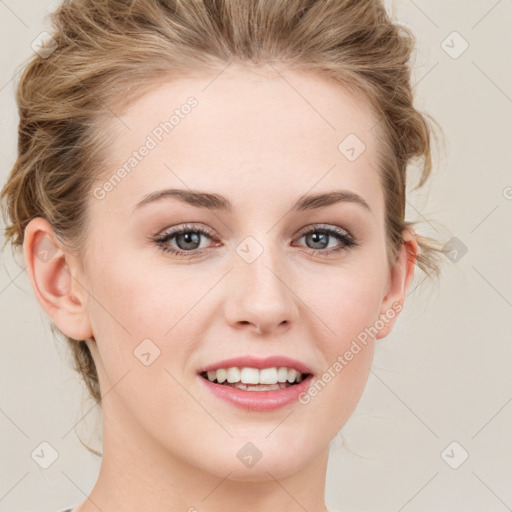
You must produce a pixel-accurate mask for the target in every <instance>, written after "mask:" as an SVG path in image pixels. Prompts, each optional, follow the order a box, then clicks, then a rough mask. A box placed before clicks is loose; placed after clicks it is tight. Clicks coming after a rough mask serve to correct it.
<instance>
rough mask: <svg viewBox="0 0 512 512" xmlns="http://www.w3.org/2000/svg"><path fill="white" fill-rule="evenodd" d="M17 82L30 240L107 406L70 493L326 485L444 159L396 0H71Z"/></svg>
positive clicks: (315, 488)
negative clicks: (422, 195)
mask: <svg viewBox="0 0 512 512" xmlns="http://www.w3.org/2000/svg"><path fill="white" fill-rule="evenodd" d="M52 19H53V22H54V32H53V33H52V40H51V41H50V42H49V43H48V44H47V46H46V47H45V48H44V49H43V51H41V52H40V55H38V56H36V57H35V58H34V59H33V60H32V61H31V62H30V63H29V65H28V66H27V69H26V70H25V72H24V74H23V76H22V78H21V81H20V85H19V88H18V97H17V101H18V105H19V112H20V125H19V155H18V160H17V162H16V164H15V167H14V169H13V170H12V172H11V175H10V176H9V179H8V182H7V183H6V185H5V187H4V189H3V192H2V200H3V207H4V208H3V209H4V215H5V218H6V221H7V222H6V225H7V229H6V235H7V241H10V242H11V243H12V244H13V246H14V247H20V248H21V247H22V248H23V255H24V258H25V263H26V267H27V273H28V275H29V278H30V282H31V284H32V287H33V290H34V294H35V296H36V298H37V300H38V301H39V303H40V304H41V306H42V307H43V309H44V310H45V311H46V312H47V314H48V315H49V316H50V318H51V319H52V321H53V324H54V325H55V327H56V328H57V330H58V332H60V333H62V334H63V335H64V336H65V338H66V339H67V341H68V343H69V346H70V348H71V350H72V351H73V354H74V357H75V361H76V369H77V371H78V372H79V373H80V374H81V376H82V377H83V379H84V381H85V383H86V384H87V386H88V389H89V391H90V393H91V395H92V396H93V397H94V399H95V400H96V401H97V402H98V404H100V405H101V408H102V413H103V452H102V466H101V470H100V474H99V476H98V480H97V482H96V485H95V486H94V488H93V490H92V492H91V493H90V495H89V496H88V497H87V499H85V500H84V501H83V502H82V503H81V504H77V506H76V507H74V508H73V512H92V511H96V510H98V509H99V510H104V511H110V510H123V511H132V510H133V511H139V510H151V511H152V512H160V511H164V510H166V511H168V510H188V511H194V510H198V511H201V512H202V511H220V510H237V511H249V510H250V511H256V512H259V511H264V510H265V511H266V510H281V511H290V512H291V511H296V510H297V511H298V510H308V511H310V512H320V511H325V510H327V508H326V506H325V502H324V489H325V477H326V468H327V462H328V455H329V444H330V442H331V440H332V439H333V438H334V437H335V436H336V434H337V433H338V432H339V430H340V429H341V428H342V427H343V425H344V424H345V422H346V421H347V419H348V418H349V416H350V414H351V413H352V411H353V410H354V408H355V406H356V404H357V402H358V400H359V398H360V396H361V393H362V391H363V389H364V386H365V383H366V380H367V377H368V373H369V369H370V366H371V362H372V357H373V351H374V344H375V341H376V340H377V339H380V338H384V337H385V336H387V335H388V334H389V333H390V332H391V330H392V328H393V325H394V323H395V321H396V319H397V317H398V315H399V313H400V311H401V309H402V306H403V304H404V299H405V295H406V292H407V289H408V287H409V284H410V282H411V279H412V277H413V274H414V270H415V268H416V267H418V268H420V269H421V270H422V271H424V272H426V273H428V274H429V275H431V274H437V273H438V265H437V261H436V258H437V257H438V254H439V253H440V252H441V250H442V249H440V247H439V246H438V245H436V243H435V241H433V240H430V239H428V238H426V237H422V236H420V235H419V234H417V233H416V231H415V230H414V228H413V223H412V222H407V221H405V219H404V215H405V199H406V190H405V184H406V168H407V164H408V163H409V162H410V161H411V159H413V158H416V157H418V158H422V159H423V164H424V165H423V169H422V174H421V176H420V181H419V186H421V185H423V184H424V183H425V182H426V180H427V179H428V177H429V174H430V171H431V158H430V140H431V137H430V135H431V130H430V126H429V124H428V122H427V119H426V116H425V115H424V114H421V113H420V112H418V111H417V110H416V109H415V108H414V106H413V98H412V89H411V84H410V68H409V58H410V54H411V51H412V49H413V47H414V38H413V35H412V34H411V33H410V31H408V29H406V28H404V27H402V26H398V25H395V24H393V23H392V21H391V20H390V19H389V18H388V16H387V14H386V11H385V9H384V7H383V5H382V4H381V3H380V2H378V1H375V0H364V1H361V0H359V1H357V2H353V1H342V0H340V1H337V2H332V1H329V0H316V1H312V0H286V1H284V0H281V1H276V0H244V1H235V0H218V1H214V0H193V1H190V0H187V1H184V0H132V1H127V0H107V1H105V0H71V1H65V2H64V3H63V4H62V5H61V7H60V8H59V9H58V10H57V11H56V13H54V15H53V18H52Z"/></svg>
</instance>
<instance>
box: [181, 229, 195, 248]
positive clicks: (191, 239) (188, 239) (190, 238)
mask: <svg viewBox="0 0 512 512" xmlns="http://www.w3.org/2000/svg"><path fill="white" fill-rule="evenodd" d="M180 237H183V238H184V239H185V247H181V245H182V244H180V243H178V241H179V240H180ZM176 242H177V243H178V246H180V249H194V247H188V244H197V243H198V242H199V234H198V233H195V232H187V233H183V234H181V235H179V236H178V237H177V238H176Z"/></svg>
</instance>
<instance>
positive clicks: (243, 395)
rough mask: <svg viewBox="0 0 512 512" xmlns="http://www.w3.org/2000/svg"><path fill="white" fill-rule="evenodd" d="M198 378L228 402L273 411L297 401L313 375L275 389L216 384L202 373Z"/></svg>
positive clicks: (246, 408) (255, 409)
mask: <svg viewBox="0 0 512 512" xmlns="http://www.w3.org/2000/svg"><path fill="white" fill-rule="evenodd" d="M232 366H235V365H232ZM283 366H286V365H283ZM212 369H215V368H212ZM297 369H299V368H297ZM304 373H307V372H304ZM198 378H199V380H200V381H201V382H203V384H204V386H206V389H208V390H209V391H210V392H211V393H212V394H213V395H214V396H216V397H217V398H220V399H221V400H225V401H226V402H229V403H231V404H232V405H235V406H236V407H239V408H241V409H245V410H248V411H258V412H264V411H272V410H275V409H278V408H280V407H284V406H285V405H288V404H290V403H293V402H295V401H297V400H298V398H299V396H300V395H301V393H304V392H306V390H307V388H308V387H309V385H310V384H311V382H312V380H313V375H311V374H310V375H308V376H307V377H306V378H305V379H304V380H302V381H301V382H299V383H298V384H295V385H293V386H289V387H287V388H283V389H279V390H274V391H245V390H243V389H238V388H233V387H230V386H225V385H223V384H215V383H214V382H210V381H209V380H208V379H205V378H204V377H201V375H198Z"/></svg>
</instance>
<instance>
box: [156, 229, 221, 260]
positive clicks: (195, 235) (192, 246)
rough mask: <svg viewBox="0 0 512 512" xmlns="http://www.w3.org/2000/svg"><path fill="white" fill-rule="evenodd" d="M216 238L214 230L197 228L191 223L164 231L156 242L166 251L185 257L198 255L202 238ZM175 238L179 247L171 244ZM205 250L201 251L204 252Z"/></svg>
mask: <svg viewBox="0 0 512 512" xmlns="http://www.w3.org/2000/svg"><path fill="white" fill-rule="evenodd" d="M204 237H206V238H209V239H215V236H214V234H213V232H210V231H209V230H206V229H203V228H197V227H193V226H189V225H184V226H181V227H179V228H176V229H172V230H170V231H168V232H167V233H164V234H163V235H162V236H161V237H157V238H155V239H153V240H154V242H155V243H156V244H157V245H158V246H159V248H160V249H161V250H162V251H163V252H165V253H171V254H174V255H176V256H180V257H181V256H183V257H185V258H193V257H196V256H197V255H198V252H197V250H198V249H199V246H200V245H201V238H204ZM173 239H175V240H174V242H175V243H176V245H177V246H178V247H177V248H175V247H173V246H171V245H169V242H170V241H171V240H173ZM202 252H203V251H200V253H202Z"/></svg>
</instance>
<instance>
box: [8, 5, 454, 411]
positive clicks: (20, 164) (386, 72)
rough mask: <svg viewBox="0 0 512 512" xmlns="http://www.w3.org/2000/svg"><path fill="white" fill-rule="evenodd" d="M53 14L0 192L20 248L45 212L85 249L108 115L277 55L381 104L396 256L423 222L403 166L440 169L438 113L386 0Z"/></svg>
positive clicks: (377, 107) (27, 78)
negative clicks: (422, 96)
mask: <svg viewBox="0 0 512 512" xmlns="http://www.w3.org/2000/svg"><path fill="white" fill-rule="evenodd" d="M51 21H52V23H53V27H54V30H53V32H52V37H53V39H54V41H55V43H54V46H55V48H52V47H48V52H47V53H48V54H47V55H43V56H40V55H37V54H34V56H33V57H31V58H30V60H29V62H28V64H27V66H26V68H25V70H24V72H23V74H22V76H21V79H20V81H19V84H18V87H17V98H16V99H17V104H18V108H19V118H20V120H19V127H18V157H17V161H16V163H15V165H14V168H13V169H12V171H11V173H10V175H9V177H8V180H7V183H6V184H5V186H4V188H3V190H2V194H1V206H2V213H3V216H4V219H5V220H6V222H5V224H6V230H5V233H6V241H5V244H6V243H7V242H8V241H10V242H11V243H12V246H13V247H15V248H19V247H20V246H21V245H22V244H23V236H24V229H25V226H26V225H27V224H28V222H29V221H30V219H32V218H33V217H36V216H41V217H44V218H45V219H47V220H48V221H49V222H50V224H51V225H52V226H53V228H54V230H55V234H56V237H57V239H58V240H59V242H60V243H62V244H63V247H65V248H67V249H68V250H69V251H70V252H73V253H76V254H78V255H80V254H82V255H83V254H84V253H83V251H82V249H83V248H85V247H86V245H85V235H86V232H87V230H86V229H85V227H86V226H87V209H86V205H87V198H88V197H89V194H90V193H91V190H92V188H93V187H94V184H95V181H96V180H98V173H99V171H100V169H102V168H104V167H105V162H106V158H107V152H106V142H105V141H106V140H107V137H106V135H105V134H104V133H102V131H101V128H102V126H103V124H102V123H103V121H104V120H106V119H108V118H110V119H112V118H113V116H114V115H115V114H114V112H120V111H121V110H120V109H122V108H124V107H126V106H128V105H129V104H130V103H131V102H133V101H134V100H136V99H137V98H138V97H139V96H140V95H142V94H143V93H144V92H145V91H147V88H148V87H150V86H152V84H155V83H157V82H158V81H159V80H163V79H165V78H166V77H167V78H168V77H169V76H172V77H176V78H179V77H180V76H183V77H185V76H187V75H189V74H191V73H192V72H194V71H197V72H201V71H216V72H219V71H220V70H222V69H223V68H224V67H225V66H226V64H228V63H230V62H233V61H235V62H239V63H244V64H248V63H249V64H255V65H257V64H265V63H272V62H277V61H279V62H280V63H284V64H285V65H286V66H288V67H289V69H293V70H299V71H300V70H303V71H308V72H309V71H313V72H316V73H318V74H320V75H321V76H323V77H325V78H326V79H330V80H335V81H337V82H338V83H339V84H341V85H343V86H345V87H346V88H347V89H348V90H349V91H352V92H354V93H356V94H359V96H360V97H362V98H364V100H366V102H367V104H369V105H370V106H371V107H372V108H373V111H374V112H375V113H376V115H377V117H378V119H379V122H378V126H379V129H380V133H381V134H382V135H381V137H382V147H381V153H380V168H379V172H380V173H381V177H382V184H383V189H384V194H385V202H386V226H387V239H388V252H389V262H390V263H393V262H394V261H395V259H396V256H397V254H398V251H399V249H400V245H401V244H402V243H403V239H402V234H403V231H404V229H406V228H408V227H412V226H413V225H414V224H415V223H413V222H406V221H405V219H404V217H405V205H406V169H407V166H408V165H409V163H410V162H411V161H412V159H415V158H421V161H422V169H421V174H420V179H419V183H418V185H417V187H416V188H418V187H421V186H422V185H423V184H424V183H425V182H426V180H427V178H428V177H429V175H430V174H431V170H432V158H431V128H432V127H431V125H430V124H429V122H428V119H430V120H432V119H431V117H430V116H428V115H427V114H422V113H420V112H419V111H417V110H416V109H415V108H414V106H413V88H412V85H411V82H410V57H411V54H412V51H413V49H414V45H415V38H414V36H413V34H412V32H411V31H410V30H409V29H408V28H406V27H405V26H403V25H400V24H397V23H393V22H392V20H391V19H390V17H389V15H388V14H387V13H386V10H385V8H384V6H383V5H382V4H381V2H380V1H377V0H65V1H64V2H63V3H62V4H61V6H60V7H59V8H58V10H57V11H56V12H55V13H53V14H52V16H51ZM52 50H53V51H52ZM432 121H433V120H432ZM434 122H435V121H434ZM432 133H433V132H432ZM416 239H417V241H418V244H419V247H420V252H419V255H418V258H417V265H418V267H419V268H421V270H422V271H424V272H426V273H427V274H428V275H429V276H430V275H431V274H435V275H436V276H438V275H439V265H438V260H439V255H440V254H441V253H442V252H445V250H444V249H443V248H442V247H440V246H439V245H438V244H437V242H436V241H435V240H433V239H430V238H427V237H423V236H420V235H417V238H416ZM5 244H4V246H5ZM54 327H55V326H54V325H52V330H53V328H54ZM54 332H55V331H54ZM57 332H60V331H58V329H57ZM66 339H67V340H68V343H69V346H70V348H71V350H72V353H73V355H74V361H75V369H76V370H77V371H78V372H79V373H80V375H81V376H82V378H83V380H84V382H85V383H86V385H87V388H88V389H89V392H90V393H91V395H92V397H93V398H94V400H95V401H96V402H97V403H100V402H101V394H100V389H99V383H98V376H97V373H96V368H95V365H94V362H93V359H92V357H91V354H90V352H89V349H88V347H87V345H86V343H85V341H84V340H73V339H71V338H69V337H67V336H66Z"/></svg>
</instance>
